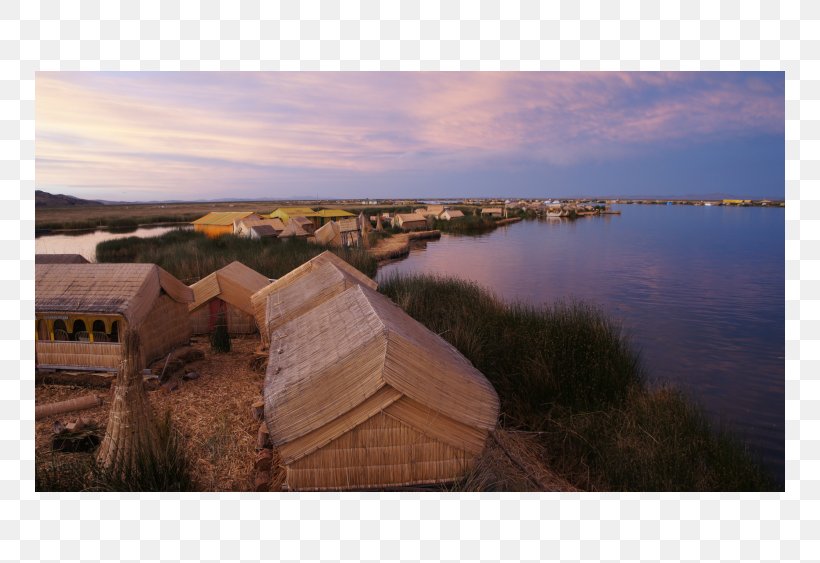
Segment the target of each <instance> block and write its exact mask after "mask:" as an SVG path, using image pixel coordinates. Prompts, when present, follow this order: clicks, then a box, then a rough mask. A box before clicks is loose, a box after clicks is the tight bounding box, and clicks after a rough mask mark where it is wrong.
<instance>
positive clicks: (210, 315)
mask: <svg viewBox="0 0 820 563" xmlns="http://www.w3.org/2000/svg"><path fill="white" fill-rule="evenodd" d="M269 283H270V280H269V279H268V278H266V277H265V276H263V275H262V274H260V273H259V272H257V271H256V270H253V269H251V268H248V267H247V266H245V265H244V264H242V263H241V262H231V263H230V264H228V265H227V266H225V267H224V268H221V269H219V270H217V271H216V272H213V273H212V274H210V275H208V276H205V277H204V278H202V279H201V280H199V281H198V282H196V283H195V284H193V285H192V286H191V290H192V291H193V292H194V301H193V303H190V304H189V305H188V310H189V311H190V317H191V330H192V331H193V333H194V334H206V333H210V332H212V331H213V330H214V328H215V327H216V323H217V322H218V321H219V318H220V316H222V317H223V318H224V319H225V320H226V321H227V323H228V334H230V335H232V336H235V335H239V334H253V333H254V332H256V321H255V320H254V318H253V306H252V305H251V295H253V294H254V293H256V292H257V291H259V290H260V289H262V288H263V287H265V286H267V285H268V284H269Z"/></svg>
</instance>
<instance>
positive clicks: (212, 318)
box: [208, 297, 228, 332]
mask: <svg viewBox="0 0 820 563" xmlns="http://www.w3.org/2000/svg"><path fill="white" fill-rule="evenodd" d="M220 323H222V324H227V323H228V307H227V303H225V302H224V301H222V300H221V299H220V298H218V297H215V298H214V299H211V300H210V301H209V302H208V332H213V331H214V329H215V328H216V326H217V325H218V324H220Z"/></svg>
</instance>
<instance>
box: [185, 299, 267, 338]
mask: <svg viewBox="0 0 820 563" xmlns="http://www.w3.org/2000/svg"><path fill="white" fill-rule="evenodd" d="M208 303H209V302H208V301H206V302H205V303H203V304H202V305H201V306H200V307H197V308H196V309H194V310H193V311H191V313H190V319H191V332H192V333H193V334H208V333H209V332H211V325H210V313H211V312H210V309H209V307H208ZM227 306H228V333H229V334H231V335H234V334H253V333H254V332H256V320H255V319H254V318H253V315H249V314H248V313H246V312H244V311H243V310H242V309H239V308H238V307H234V306H233V305H231V304H230V303H228V304H227Z"/></svg>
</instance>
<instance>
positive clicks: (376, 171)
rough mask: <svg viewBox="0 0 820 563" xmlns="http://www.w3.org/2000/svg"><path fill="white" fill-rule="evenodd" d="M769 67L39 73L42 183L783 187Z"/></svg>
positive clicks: (780, 108)
mask: <svg viewBox="0 0 820 563" xmlns="http://www.w3.org/2000/svg"><path fill="white" fill-rule="evenodd" d="M784 76H785V75H784V73H782V72H38V73H37V75H36V79H35V86H36V92H35V99H36V102H35V103H36V108H35V112H36V113H35V123H36V125H35V135H36V137H35V154H36V169H35V182H36V186H37V189H40V190H44V191H47V192H51V193H59V194H67V195H73V196H76V197H82V198H88V199H102V200H111V201H156V200H191V201H194V200H208V199H225V198H237V199H265V200H267V199H296V198H305V199H312V198H319V199H344V198H357V199H358V198H362V199H364V198H370V199H385V198H427V199H430V198H461V197H522V198H556V197H591V196H626V197H628V196H633V197H638V196H658V197H672V196H693V197H696V196H699V195H705V196H708V195H713V194H725V195H731V196H738V197H748V198H778V199H783V198H784V195H785V171H784V170H785V83H784Z"/></svg>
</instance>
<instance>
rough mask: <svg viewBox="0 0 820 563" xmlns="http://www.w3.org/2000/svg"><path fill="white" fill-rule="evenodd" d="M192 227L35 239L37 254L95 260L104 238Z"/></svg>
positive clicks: (141, 235) (90, 233)
mask: <svg viewBox="0 0 820 563" xmlns="http://www.w3.org/2000/svg"><path fill="white" fill-rule="evenodd" d="M185 228H190V227H185V226H174V227H143V228H139V229H136V230H134V231H130V232H120V233H118V232H115V231H113V232H112V231H92V232H82V233H78V234H72V235H43V236H39V237H37V238H36V239H35V241H34V247H35V250H34V251H35V252H36V253H37V254H81V255H83V256H85V257H86V258H87V259H88V260H90V261H91V262H95V261H96V260H95V258H96V256H95V252H96V249H97V244H98V243H100V242H102V241H104V240H111V239H116V238H125V237H158V236H159V235H164V234H165V233H167V232H168V231H173V230H176V229H185Z"/></svg>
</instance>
